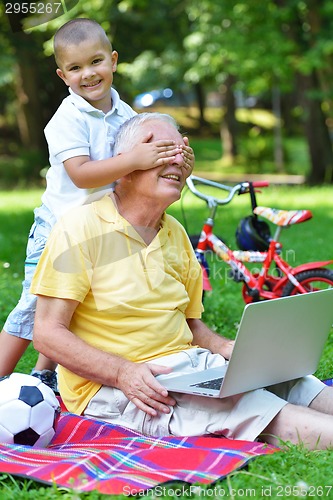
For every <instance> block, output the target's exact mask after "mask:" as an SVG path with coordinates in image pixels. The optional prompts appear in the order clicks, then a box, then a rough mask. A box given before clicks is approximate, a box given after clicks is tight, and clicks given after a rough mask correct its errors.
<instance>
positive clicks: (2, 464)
mask: <svg viewBox="0 0 333 500" xmlns="http://www.w3.org/2000/svg"><path fill="white" fill-rule="evenodd" d="M275 451H277V449H276V448H274V447H272V446H267V445H265V444H263V443H257V442H247V441H232V440H229V439H224V438H219V437H206V436H204V437H162V438H152V437H147V436H143V435H141V434H139V433H137V432H133V431H130V430H128V429H125V428H124V427H120V426H115V425H112V424H107V423H105V422H102V421H98V420H93V419H89V418H85V417H79V416H77V415H74V414H72V413H68V412H62V413H61V415H60V417H59V421H58V425H57V432H56V435H55V437H54V438H53V440H52V442H51V443H50V445H49V446H48V447H47V448H44V449H42V448H30V447H28V446H22V445H9V444H1V445H0V472H7V473H10V474H12V475H18V476H23V477H27V478H29V479H33V480H35V481H41V482H43V483H48V484H52V483H53V484H56V485H57V486H59V487H68V488H71V489H75V490H76V491H91V490H97V491H99V492H100V493H104V494H109V495H111V494H124V495H126V496H129V495H134V494H138V493H140V492H143V491H145V490H148V489H150V488H153V487H155V486H158V485H163V484H164V483H166V482H170V481H177V482H178V481H182V482H184V483H187V484H193V483H202V484H211V483H213V482H215V481H216V480H218V479H220V478H223V477H225V476H227V475H228V474H229V473H230V472H232V471H234V470H236V469H239V468H241V467H244V466H245V465H246V464H247V463H248V462H249V460H252V459H253V458H255V457H257V456H259V455H265V454H271V453H274V452H275ZM159 487H161V486H159Z"/></svg>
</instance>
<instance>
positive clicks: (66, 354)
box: [33, 296, 175, 416]
mask: <svg viewBox="0 0 333 500" xmlns="http://www.w3.org/2000/svg"><path fill="white" fill-rule="evenodd" d="M78 304H79V302H77V301H74V300H69V299H58V298H53V297H45V296H38V300H37V309H36V316H35V327H34V336H33V339H34V346H35V348H36V350H37V351H39V352H41V353H42V354H44V355H45V356H47V357H48V358H50V359H52V360H54V361H55V362H57V363H59V364H61V365H62V366H64V367H65V368H67V369H68V370H70V371H72V372H74V373H76V374H77V375H79V376H81V377H83V378H85V379H87V380H92V381H95V382H97V383H100V384H102V385H106V386H110V387H117V388H118V389H120V390H121V391H123V393H124V394H125V395H126V396H127V398H128V399H129V400H130V401H133V403H134V404H135V405H136V406H137V407H138V408H140V409H141V410H143V411H145V412H146V413H148V414H150V415H152V416H155V415H156V414H157V412H158V411H159V412H163V413H169V411H170V409H169V408H168V405H173V404H174V403H175V401H174V400H173V399H172V398H170V397H169V396H168V392H167V391H166V389H165V388H164V387H163V386H162V385H161V384H160V383H159V382H158V381H157V380H156V378H155V375H158V374H161V373H169V372H170V369H169V368H166V367H164V366H160V365H156V364H153V363H140V364H138V363H133V362H131V361H128V360H126V359H124V358H122V357H120V356H116V355H114V354H110V353H107V352H104V351H101V350H99V349H97V348H95V347H93V346H91V345H89V344H87V343H86V342H84V341H83V340H81V339H80V338H79V337H77V336H76V335H74V334H73V333H72V332H71V331H70V330H69V325H70V321H71V318H72V316H73V314H74V311H75V309H76V308H77V306H78Z"/></svg>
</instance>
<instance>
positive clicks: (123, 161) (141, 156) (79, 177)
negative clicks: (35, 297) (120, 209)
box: [64, 137, 190, 189]
mask: <svg viewBox="0 0 333 500" xmlns="http://www.w3.org/2000/svg"><path fill="white" fill-rule="evenodd" d="M149 138H150V137H147V138H145V139H144V141H143V142H142V143H140V144H138V145H137V146H135V147H134V148H133V149H132V150H131V151H129V152H127V153H122V154H120V155H117V156H114V157H111V158H107V159H105V160H91V159H90V158H89V156H76V157H73V158H70V159H68V160H66V161H65V162H64V166H65V169H66V171H67V173H68V175H69V177H70V178H71V180H72V181H73V182H74V184H75V185H76V186H77V187H78V188H83V189H87V188H97V187H101V186H105V185H107V184H111V183H112V182H115V181H116V180H118V179H120V178H121V177H123V176H124V175H127V174H129V173H130V172H133V171H134V170H147V169H149V168H154V167H158V166H161V165H164V164H167V163H169V162H170V161H172V160H173V159H174V158H175V157H176V155H177V154H178V153H179V152H183V154H184V157H185V155H186V157H188V154H189V153H188V152H184V150H183V148H184V147H183V148H182V147H181V146H179V145H176V144H175V143H174V141H169V140H166V141H164V140H160V141H154V142H145V141H147V140H149ZM187 164H188V163H187ZM188 168H190V166H188Z"/></svg>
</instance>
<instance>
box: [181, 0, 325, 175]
mask: <svg viewBox="0 0 333 500" xmlns="http://www.w3.org/2000/svg"><path fill="white" fill-rule="evenodd" d="M188 15H189V17H190V18H191V20H192V24H191V33H190V34H189V35H188V37H187V38H186V39H185V42H184V44H185V47H186V48H187V50H188V57H190V58H191V60H192V63H193V66H192V67H191V69H190V70H189V71H188V72H187V74H185V77H186V78H188V79H192V80H194V79H196V80H200V78H202V77H205V78H207V74H209V75H210V77H211V78H214V79H215V82H216V86H219V85H220V84H221V82H225V81H227V79H228V78H230V75H232V76H234V77H237V80H238V82H239V84H238V85H239V86H240V87H241V86H242V87H243V88H245V89H246V90H248V92H250V93H254V94H257V93H260V92H263V91H265V90H268V89H273V88H276V87H278V88H279V90H280V91H281V92H282V93H283V92H285V91H287V90H290V89H291V88H292V86H293V85H296V86H297V90H298V94H299V96H300V99H299V104H300V105H301V106H302V108H303V123H304V131H305V136H306V138H307V143H308V146H309V151H310V159H311V172H310V175H309V182H311V183H321V182H325V181H326V182H333V178H332V165H333V153H332V144H331V139H330V133H329V129H328V126H327V124H328V121H327V117H328V116H327V114H325V112H324V107H325V103H327V102H328V103H329V108H328V109H331V108H332V106H331V102H332V84H331V82H332V78H331V76H332V75H331V72H332V70H331V68H332V65H331V63H332V54H333V46H332V42H331V33H332V28H333V8H332V4H331V2H330V1H329V0H323V1H322V2H321V3H320V4H319V5H318V2H315V0H309V1H307V2H299V1H298V0H275V1H272V0H267V1H266V2H257V1H256V0H247V1H246V2H245V1H235V2H230V1H228V0H220V1H219V2H217V1H215V0H200V2H199V1H198V0H194V1H193V2H191V4H190V5H189V6H188ZM326 107H327V106H326Z"/></svg>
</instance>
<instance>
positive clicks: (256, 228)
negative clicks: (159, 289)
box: [187, 175, 333, 303]
mask: <svg viewBox="0 0 333 500" xmlns="http://www.w3.org/2000/svg"><path fill="white" fill-rule="evenodd" d="M199 185H201V186H210V187H214V188H218V189H221V190H222V191H226V192H227V193H228V194H227V196H226V197H225V198H216V197H215V196H211V195H208V194H205V193H203V192H201V191H199V190H198V189H197V187H198V186H199ZM268 185H269V183H268V182H266V181H260V182H241V183H239V184H237V185H235V186H233V187H231V186H226V185H224V184H221V183H218V182H214V181H210V180H207V179H203V178H201V177H197V176H195V175H192V176H190V177H189V178H188V179H187V186H188V187H189V189H190V190H191V192H192V193H193V194H194V195H195V196H197V197H198V198H201V199H202V200H205V201H206V203H207V206H208V209H209V215H208V217H207V219H206V221H205V222H204V225H203V228H202V231H201V235H200V237H199V239H198V241H197V243H196V244H195V253H196V256H197V258H198V261H199V262H200V264H201V267H202V271H203V290H204V291H205V290H212V286H211V283H210V280H209V265H208V262H207V259H206V252H207V251H208V250H211V251H213V252H214V253H215V254H216V255H217V257H219V258H220V259H221V260H222V261H223V262H224V263H225V264H227V265H228V266H229V267H230V275H231V277H232V279H233V280H234V281H236V282H241V283H243V287H242V294H243V299H244V301H245V303H249V302H255V301H258V300H267V299H275V298H278V297H285V296H287V295H295V294H298V293H307V292H312V291H316V290H322V289H324V288H330V287H332V286H333V270H331V269H328V268H327V267H326V266H328V265H330V264H333V260H326V261H321V262H308V263H306V264H302V265H299V266H296V267H292V266H290V265H289V264H288V263H287V262H286V260H284V259H283V258H282V244H281V243H280V241H279V239H280V235H281V231H282V229H284V228H286V227H288V226H291V225H293V224H299V223H301V222H305V221H307V220H309V219H311V217H312V213H311V211H310V210H277V209H274V208H268V207H261V206H258V205H257V200H256V188H263V187H267V186H268ZM236 194H250V197H251V205H252V214H251V215H250V216H248V217H246V218H244V219H242V221H241V222H240V224H239V226H238V228H237V231H236V240H237V243H238V246H239V248H240V250H231V249H230V248H229V247H228V246H227V244H226V243H225V242H224V241H223V240H222V239H220V238H218V237H217V236H216V235H215V234H214V232H213V228H214V219H215V216H216V212H217V208H218V207H219V206H220V205H226V204H227V203H230V201H231V200H232V199H233V197H234V196H235V195H236ZM259 216H260V217H259ZM262 219H267V220H269V221H270V222H271V223H273V224H274V225H276V230H275V234H274V235H273V236H271V232H270V227H269V224H268V223H267V222H266V221H264V220H262ZM252 263H257V264H260V268H259V269H258V267H257V269H256V272H251V269H248V267H246V266H247V265H248V266H249V265H250V264H252Z"/></svg>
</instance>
